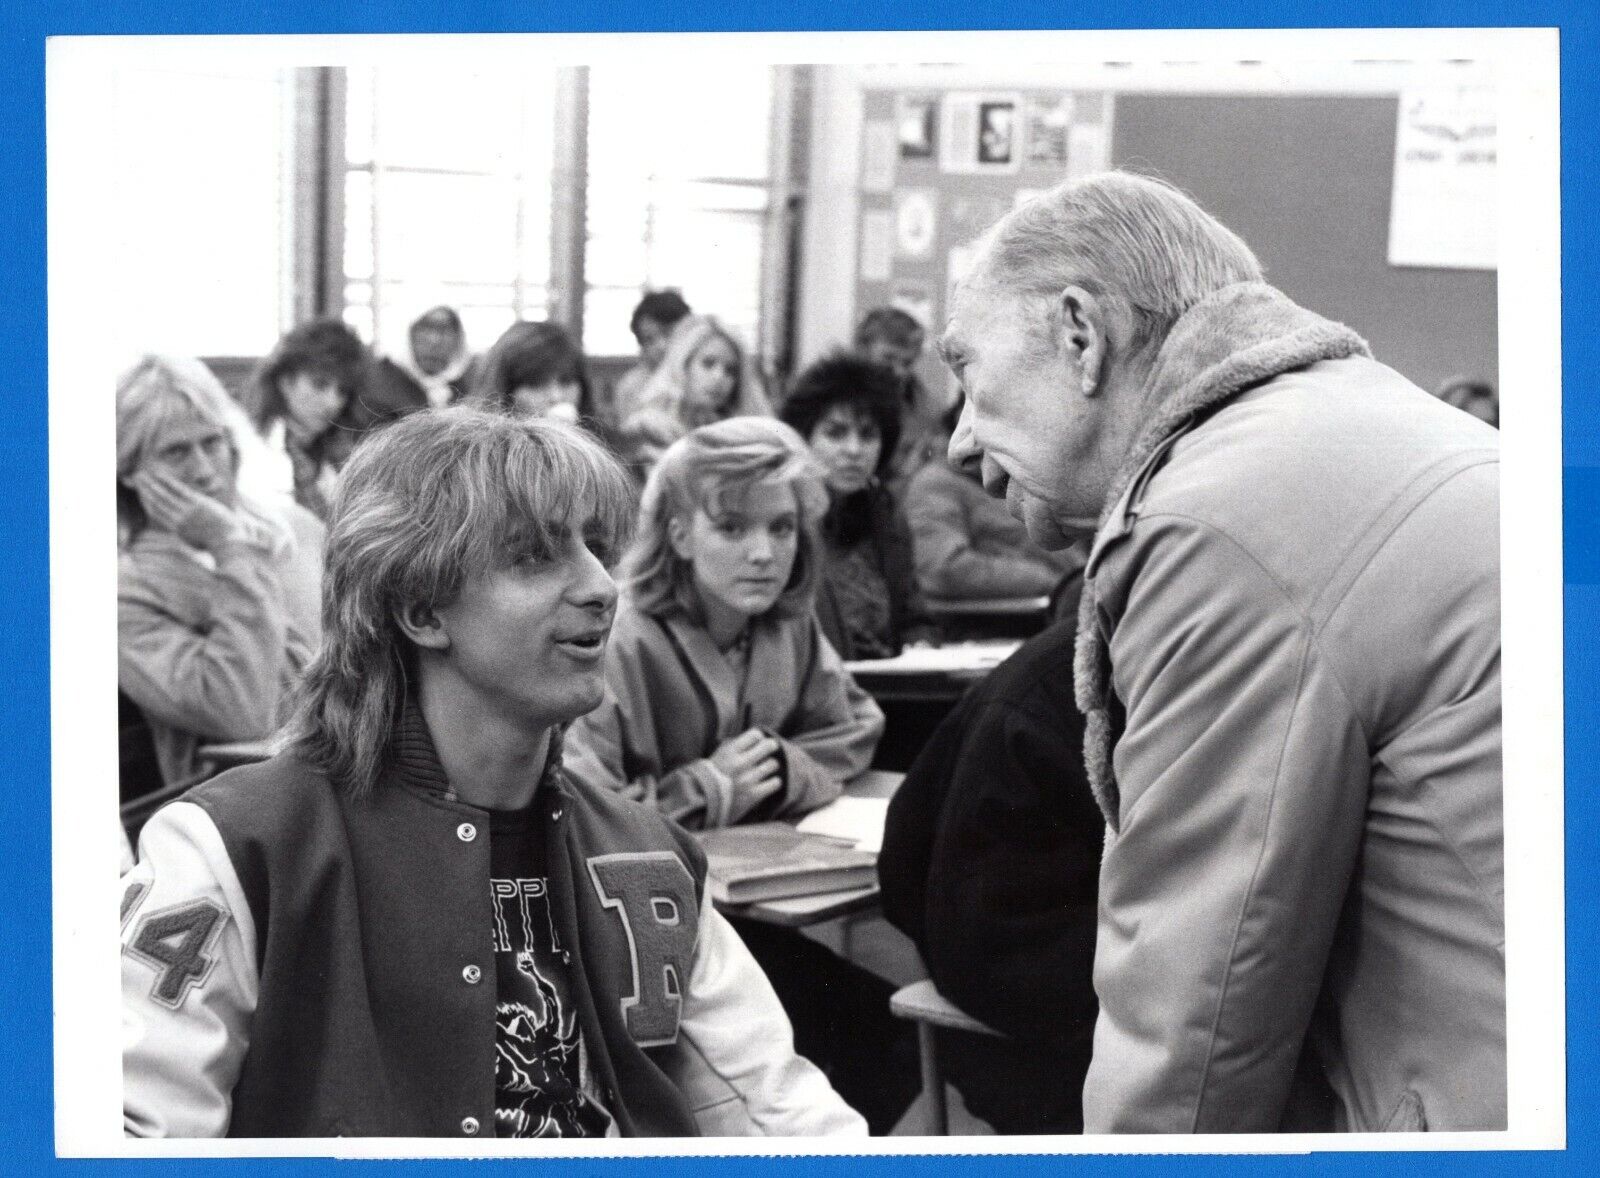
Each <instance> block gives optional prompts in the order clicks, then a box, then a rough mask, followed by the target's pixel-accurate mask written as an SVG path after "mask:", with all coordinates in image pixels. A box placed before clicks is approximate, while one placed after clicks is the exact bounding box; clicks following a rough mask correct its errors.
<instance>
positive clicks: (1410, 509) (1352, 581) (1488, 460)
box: [1307, 456, 1499, 636]
mask: <svg viewBox="0 0 1600 1178" xmlns="http://www.w3.org/2000/svg"><path fill="white" fill-rule="evenodd" d="M1498 463H1499V458H1498V456H1488V457H1485V458H1483V459H1481V460H1480V461H1477V462H1472V463H1468V464H1467V465H1465V466H1460V467H1457V468H1456V469H1455V470H1452V471H1450V472H1448V473H1447V474H1445V475H1444V476H1443V477H1442V478H1440V479H1439V480H1438V481H1437V482H1436V483H1434V484H1433V485H1432V486H1431V487H1429V488H1428V489H1427V490H1426V491H1424V492H1423V493H1422V494H1420V495H1418V496H1417V497H1416V499H1414V500H1413V501H1412V502H1411V504H1410V505H1409V506H1407V507H1406V509H1405V510H1404V511H1402V512H1401V513H1400V514H1399V515H1398V516H1396V517H1395V520H1394V522H1393V523H1392V524H1390V525H1389V528H1388V530H1387V531H1385V532H1384V533H1383V536H1382V538H1381V539H1378V541H1377V543H1376V544H1374V545H1373V548H1372V551H1371V552H1369V553H1368V554H1367V558H1366V559H1365V560H1364V561H1362V562H1361V567H1360V568H1358V569H1356V570H1354V571H1353V572H1352V573H1351V574H1350V575H1349V580H1348V581H1347V582H1346V583H1345V586H1344V588H1343V589H1342V590H1340V592H1339V596H1338V597H1336V598H1334V599H1333V600H1332V601H1330V602H1329V603H1328V606H1327V609H1326V610H1325V611H1324V612H1323V617H1322V621H1321V622H1320V623H1313V625H1314V627H1315V633H1316V634H1318V635H1319V636H1320V635H1321V633H1322V631H1323V630H1325V629H1326V628H1327V627H1328V625H1329V624H1330V623H1331V622H1332V621H1333V619H1334V615H1336V614H1337V613H1338V612H1339V611H1340V610H1341V609H1342V608H1344V604H1345V602H1346V601H1348V600H1349V598H1350V594H1351V593H1352V592H1353V591H1354V590H1355V587H1356V585H1357V584H1359V583H1360V581H1361V578H1362V577H1364V576H1366V574H1367V571H1368V570H1369V569H1370V568H1371V567H1372V564H1373V562H1374V561H1375V560H1377V559H1378V556H1379V555H1380V554H1381V553H1382V552H1383V551H1384V549H1386V548H1388V546H1389V542H1390V541H1391V540H1393V539H1394V534H1395V533H1396V532H1398V531H1399V530H1400V528H1401V526H1402V525H1403V524H1404V523H1405V522H1406V521H1407V520H1409V519H1410V518H1411V517H1412V516H1413V515H1415V514H1416V513H1417V510H1418V509H1419V508H1421V507H1422V505H1423V504H1425V503H1427V502H1428V501H1429V500H1430V499H1432V498H1433V497H1434V495H1436V494H1437V493H1438V492H1439V491H1440V490H1441V489H1442V488H1444V487H1446V486H1448V485H1449V484H1450V483H1451V482H1453V481H1454V480H1455V479H1457V478H1458V477H1460V476H1461V475H1464V474H1466V473H1467V472H1468V471H1473V470H1477V469H1478V468H1479V467H1480V466H1494V465H1498ZM1423 473H1424V474H1431V473H1434V471H1432V470H1430V471H1425V472H1423ZM1422 479H1423V475H1418V476H1417V478H1416V479H1414V480H1412V482H1411V483H1410V484H1408V489H1409V487H1411V486H1415V485H1416V484H1417V483H1418V482H1421V481H1422ZM1370 535H1371V534H1370V533H1363V535H1362V537H1358V538H1357V540H1356V541H1352V543H1351V545H1350V548H1349V549H1348V550H1347V551H1346V553H1345V555H1344V556H1341V557H1340V558H1339V561H1340V564H1341V565H1342V564H1343V563H1344V561H1345V560H1347V559H1349V555H1350V553H1351V552H1353V551H1354V550H1355V548H1356V544H1357V543H1359V541H1360V539H1363V538H1369V537H1370ZM1307 620H1308V621H1309V620H1310V619H1309V618H1308V619H1307Z"/></svg>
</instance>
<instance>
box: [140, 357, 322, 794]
mask: <svg viewBox="0 0 1600 1178" xmlns="http://www.w3.org/2000/svg"><path fill="white" fill-rule="evenodd" d="M235 421H236V424H235ZM247 429H248V426H247V425H246V424H245V423H244V421H243V418H242V416H241V415H240V414H239V411H238V410H237V408H236V407H235V406H234V405H233V403H232V402H231V401H230V399H229V398H228V394H227V393H226V391H224V389H223V388H222V386H221V385H220V384H219V383H218V382H217V380H216V378H215V377H214V376H212V374H211V373H210V371H209V370H208V369H206V367H205V366H204V365H203V364H201V363H200V362H199V361H197V360H187V359H176V358H170V357H163V356H146V357H145V358H144V359H142V360H141V361H140V362H139V363H138V364H136V365H135V366H134V367H133V368H132V369H131V370H129V371H128V372H127V373H125V374H124V375H123V376H122V378H121V379H120V380H119V381H118V383H117V511H118V517H119V525H120V527H119V531H120V533H121V535H122V537H123V540H122V546H121V552H120V554H119V560H118V565H117V680H118V684H119V686H120V687H121V690H122V691H123V693H124V694H125V695H126V696H127V697H128V698H129V699H130V700H131V701H132V702H133V703H134V704H136V705H137V706H138V707H139V709H140V710H141V711H142V712H143V714H144V717H145V720H146V722H147V723H148V725H149V728H150V732H151V736H152V738H153V741H154V744H155V750H156V756H157V759H158V761H159V763H160V767H161V774H162V777H163V778H164V780H165V781H167V782H168V783H172V782H176V781H181V780H184V779H186V778H188V777H189V776H191V775H192V774H193V772H194V770H195V765H196V759H195V752H196V749H197V748H198V747H199V746H200V745H201V744H204V743H209V742H215V741H231V740H256V739H260V738H263V737H266V736H268V735H270V734H271V733H272V731H273V730H274V729H275V728H276V726H277V724H278V722H279V720H280V719H282V718H283V717H282V715H281V711H282V705H283V702H284V699H285V697H286V695H287V692H288V690H289V688H290V687H292V686H293V684H294V683H295V681H296V679H297V677H298V675H299V672H300V670H301V668H302V667H303V666H304V665H305V664H306V663H307V661H308V660H309V658H310V656H311V654H312V653H313V652H314V650H315V648H316V645H317V641H318V635H319V628H318V604H317V602H318V585H319V581H320V578H321V571H322V570H321V559H322V555H321V554H322V536H323V529H322V525H321V524H320V523H319V522H318V521H317V520H316V519H315V518H314V517H313V516H312V515H311V514H310V513H309V512H308V511H306V510H305V509H304V508H302V507H300V506H299V505H297V504H295V503H291V502H288V501H287V500H285V501H284V502H282V503H281V504H279V505H269V504H266V503H263V502H258V501H256V500H254V499H252V498H250V497H247V496H245V495H242V494H241V493H240V491H239V488H238V474H239V457H240V444H239V439H238V433H237V432H236V431H239V430H247Z"/></svg>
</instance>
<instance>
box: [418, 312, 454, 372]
mask: <svg viewBox="0 0 1600 1178" xmlns="http://www.w3.org/2000/svg"><path fill="white" fill-rule="evenodd" d="M461 343H462V340H461V333H460V332H458V331H457V330H456V329H455V328H454V327H451V326H450V325H449V324H447V323H431V322H427V321H424V322H422V323H419V324H417V325H416V326H415V327H413V328H412V329H411V356H412V358H413V359H414V360H416V362H417V367H418V368H419V369H420V370H421V371H423V372H424V373H426V374H427V375H429V376H438V375H439V374H440V373H441V372H443V371H444V370H445V369H446V368H448V367H450V361H452V360H454V359H455V358H456V353H457V352H459V351H460V350H461Z"/></svg>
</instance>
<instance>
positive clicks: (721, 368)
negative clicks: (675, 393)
mask: <svg viewBox="0 0 1600 1178" xmlns="http://www.w3.org/2000/svg"><path fill="white" fill-rule="evenodd" d="M738 383H739V353H738V352H736V351H734V348H733V345H732V344H731V343H729V342H728V341H727V340H725V339H724V338H723V337H722V336H720V335H711V336H707V337H706V340H705V342H704V343H703V344H701V345H700V346H699V347H698V348H696V349H695V353H694V355H693V356H690V357H689V368H688V372H687V374H686V386H687V388H686V391H687V393H688V397H689V401H690V403H691V404H693V405H695V406H697V407H700V408H704V409H716V410H721V409H723V408H724V407H726V405H727V403H728V398H730V397H732V396H733V390H734V389H735V388H736V387H737V386H738Z"/></svg>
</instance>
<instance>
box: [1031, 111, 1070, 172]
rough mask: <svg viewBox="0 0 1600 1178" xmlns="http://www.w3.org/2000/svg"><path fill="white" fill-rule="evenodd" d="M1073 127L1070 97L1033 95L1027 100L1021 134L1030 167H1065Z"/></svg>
mask: <svg viewBox="0 0 1600 1178" xmlns="http://www.w3.org/2000/svg"><path fill="white" fill-rule="evenodd" d="M1071 127H1072V95H1070V94H1034V95H1030V96H1029V98H1028V108H1027V118H1026V120H1025V123H1024V131H1025V133H1026V135H1027V147H1026V149H1025V150H1026V151H1027V157H1028V162H1029V163H1030V164H1045V165H1047V166H1049V167H1057V168H1059V167H1064V166H1066V162H1067V141H1068V136H1069V134H1070V130H1071Z"/></svg>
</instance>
